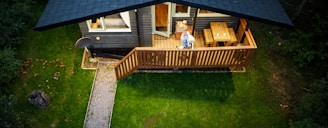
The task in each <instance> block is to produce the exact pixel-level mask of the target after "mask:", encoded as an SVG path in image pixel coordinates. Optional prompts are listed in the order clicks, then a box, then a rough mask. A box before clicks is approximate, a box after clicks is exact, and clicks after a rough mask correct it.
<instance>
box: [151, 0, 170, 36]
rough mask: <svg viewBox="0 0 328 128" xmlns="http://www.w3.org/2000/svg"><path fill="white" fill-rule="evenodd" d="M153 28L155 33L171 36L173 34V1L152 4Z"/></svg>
mask: <svg viewBox="0 0 328 128" xmlns="http://www.w3.org/2000/svg"><path fill="white" fill-rule="evenodd" d="M152 30H153V33H154V34H158V35H161V36H165V37H170V34H171V3H169V2H166V3H161V4H156V5H154V6H152Z"/></svg>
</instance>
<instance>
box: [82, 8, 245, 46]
mask: <svg viewBox="0 0 328 128" xmlns="http://www.w3.org/2000/svg"><path fill="white" fill-rule="evenodd" d="M196 10H197V9H196V8H191V9H190V16H189V17H172V29H171V30H172V33H174V32H175V22H176V21H181V20H187V21H188V25H190V26H192V22H193V21H192V20H193V17H194V15H195V13H196ZM129 15H130V23H131V32H89V30H88V26H87V23H86V22H81V23H79V26H80V30H81V33H82V36H84V37H91V38H92V40H93V42H92V43H93V47H94V48H96V49H113V48H114V49H116V48H134V47H151V46H152V27H151V26H152V23H151V21H152V20H151V6H148V7H144V8H140V9H138V10H137V12H135V11H134V10H131V11H129ZM137 19H138V21H137ZM213 21H223V22H227V24H228V26H229V27H232V28H234V29H236V28H237V25H238V21H239V19H238V18H237V17H232V16H230V17H197V19H196V27H195V31H196V32H197V33H202V30H203V29H204V28H209V22H213ZM137 22H138V23H137ZM137 27H139V34H140V37H139V38H138V29H137ZM96 37H100V40H96ZM138 40H140V41H138Z"/></svg>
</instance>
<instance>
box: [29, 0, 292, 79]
mask: <svg viewBox="0 0 328 128" xmlns="http://www.w3.org/2000/svg"><path fill="white" fill-rule="evenodd" d="M246 20H255V21H260V22H265V23H270V24H275V25H282V26H293V24H292V22H291V21H290V19H289V18H288V16H287V14H286V13H285V12H284V10H283V8H282V7H281V5H280V4H279V2H278V0H265V1H263V0H93V1H90V0H70V1H67V0H49V2H48V4H47V6H46V8H45V10H44V12H43V14H42V16H41V18H40V19H39V22H38V24H37V25H36V27H35V30H46V29H51V28H54V27H58V26H62V25H66V24H73V23H78V24H79V27H80V30H81V33H82V36H83V37H87V38H88V39H89V40H90V41H91V42H90V44H88V48H90V49H92V50H94V51H96V52H95V53H96V55H97V54H99V53H101V52H103V51H106V50H114V49H133V50H131V52H130V53H129V54H127V55H126V56H125V57H124V58H123V59H122V60H121V62H120V63H119V64H117V65H116V67H115V70H116V74H117V78H118V79H120V78H123V77H126V76H127V75H129V74H131V73H133V71H135V70H137V69H170V68H217V67H243V66H245V65H246V64H247V62H248V61H249V59H250V58H251V56H252V54H253V53H254V51H255V49H256V48H257V47H256V43H255V40H254V38H253V36H252V34H251V31H250V29H249V28H248V25H247V21H246ZM218 22H219V23H223V24H215V23H218ZM222 25H223V27H222ZM214 26H215V27H214ZM216 30H217V31H216ZM221 30H224V33H221V35H220V32H221ZM182 31H190V33H192V34H193V36H194V37H195V43H194V47H193V48H192V49H179V48H178V46H180V45H181V43H180V39H179V37H180V35H181V33H182ZM220 36H224V37H226V36H227V37H229V38H227V40H223V39H222V40H221V38H218V37H220Z"/></svg>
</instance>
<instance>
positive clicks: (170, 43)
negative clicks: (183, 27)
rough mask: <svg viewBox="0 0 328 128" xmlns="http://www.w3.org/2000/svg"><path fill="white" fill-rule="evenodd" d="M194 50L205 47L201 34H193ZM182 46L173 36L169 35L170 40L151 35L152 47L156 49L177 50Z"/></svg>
mask: <svg viewBox="0 0 328 128" xmlns="http://www.w3.org/2000/svg"><path fill="white" fill-rule="evenodd" d="M194 37H195V43H194V48H199V47H205V40H204V37H203V33H195V36H194ZM177 46H182V43H181V41H180V39H178V40H177V39H175V35H174V34H171V36H170V38H167V37H163V36H160V35H155V34H153V47H156V48H177Z"/></svg>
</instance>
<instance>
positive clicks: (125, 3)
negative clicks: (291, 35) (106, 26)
mask: <svg viewBox="0 0 328 128" xmlns="http://www.w3.org/2000/svg"><path fill="white" fill-rule="evenodd" d="M163 2H173V3H179V4H184V5H188V6H192V7H197V8H202V9H207V10H210V11H215V12H220V13H224V14H228V15H232V16H236V17H243V18H246V19H250V20H256V21H260V22H265V23H272V24H278V25H283V26H293V23H292V22H291V21H290V19H289V17H288V16H287V14H286V13H285V11H284V9H283V8H282V7H281V5H280V3H279V2H278V0H49V2H48V4H47V6H46V8H45V10H44V12H43V14H42V16H41V17H40V19H39V22H38V24H37V25H36V27H35V30H45V29H50V28H54V27H58V26H62V25H66V24H72V23H79V22H82V21H86V20H88V19H91V18H95V17H100V16H105V15H109V14H114V13H119V12H122V11H128V10H132V9H137V8H142V7H146V6H150V5H154V4H158V3H163Z"/></svg>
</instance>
